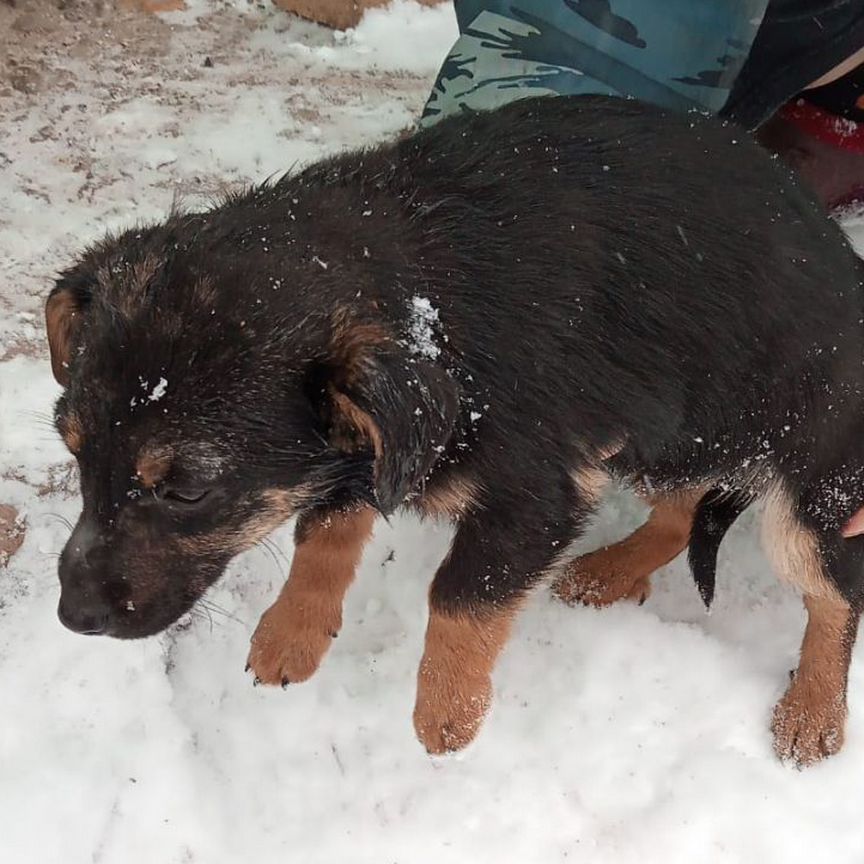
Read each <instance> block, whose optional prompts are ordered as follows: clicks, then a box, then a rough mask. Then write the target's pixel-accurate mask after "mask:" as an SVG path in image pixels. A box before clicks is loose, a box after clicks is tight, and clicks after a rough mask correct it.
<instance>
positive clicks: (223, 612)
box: [198, 597, 247, 627]
mask: <svg viewBox="0 0 864 864" xmlns="http://www.w3.org/2000/svg"><path fill="white" fill-rule="evenodd" d="M198 603H199V604H200V605H201V607H202V608H203V609H206V610H207V613H208V614H210V613H211V612H212V613H214V614H215V615H216V616H221V617H222V618H224V619H226V620H228V621H233V622H234V623H235V624H242V625H243V626H244V627H246V626H247V624H246V622H245V621H244V620H243V619H242V618H238V617H237V616H236V615H234V614H233V613H232V612H229V611H228V610H227V609H223V608H222V607H221V606H219V605H218V604H217V603H214V602H213V601H212V600H208V599H207V598H205V597H202V598H201V599H200V600H199V601H198Z"/></svg>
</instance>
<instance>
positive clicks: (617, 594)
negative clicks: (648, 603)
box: [552, 489, 704, 606]
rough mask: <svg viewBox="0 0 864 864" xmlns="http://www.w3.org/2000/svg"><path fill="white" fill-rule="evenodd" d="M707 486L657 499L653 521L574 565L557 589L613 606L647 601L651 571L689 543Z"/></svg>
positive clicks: (567, 597) (573, 598)
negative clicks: (625, 601) (630, 601)
mask: <svg viewBox="0 0 864 864" xmlns="http://www.w3.org/2000/svg"><path fill="white" fill-rule="evenodd" d="M703 493H704V490H702V489H700V490H694V491H692V492H689V491H688V492H681V493H676V494H674V495H670V496H668V497H663V498H660V497H656V498H653V499H652V503H653V505H654V506H653V509H652V510H651V514H650V516H649V517H648V521H647V522H646V523H645V524H644V525H642V526H641V527H640V528H637V529H636V531H634V532H633V533H632V534H631V535H630V536H629V537H626V538H625V539H624V540H621V541H620V542H619V543H614V544H612V545H611V546H604V547H603V548H602V549H598V550H597V551H596V552H591V553H589V554H588V555H583V556H582V557H580V558H577V559H576V560H575V561H573V563H572V564H569V565H568V566H567V568H566V570H565V571H564V573H563V574H562V576H561V577H560V578H559V579H558V581H557V582H556V583H555V585H554V586H553V588H552V590H553V591H554V592H555V594H556V595H557V596H558V597H559V598H560V599H561V600H563V601H564V602H565V603H571V604H572V603H577V602H580V603H585V604H590V605H592V606H609V605H611V604H612V603H615V602H616V601H618V600H636V601H637V602H640V603H641V602H644V601H645V600H646V599H647V597H648V596H649V595H650V593H651V574H652V573H653V572H654V571H655V570H656V569H657V568H658V567H663V566H664V565H665V564H668V563H669V562H670V561H672V560H673V559H674V558H675V557H676V556H677V555H679V554H680V553H681V551H682V550H683V549H684V548H685V547H686V546H687V543H688V541H689V540H690V529H691V528H692V526H693V514H694V512H695V510H696V505H697V504H698V503H699V499H700V498H701V497H702V495H703Z"/></svg>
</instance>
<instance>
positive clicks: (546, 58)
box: [421, 0, 769, 125]
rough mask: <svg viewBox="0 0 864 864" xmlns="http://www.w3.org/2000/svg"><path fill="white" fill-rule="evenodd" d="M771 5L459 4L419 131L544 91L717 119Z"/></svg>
mask: <svg viewBox="0 0 864 864" xmlns="http://www.w3.org/2000/svg"><path fill="white" fill-rule="evenodd" d="M768 2H769V0H456V4H455V5H456V15H457V18H458V21H459V31H460V33H461V36H460V38H459V40H458V42H457V43H456V44H455V45H454V47H453V50H452V51H451V52H450V54H449V56H448V57H447V59H446V60H445V62H444V65H443V67H442V68H441V71H440V73H439V75H438V79H437V81H436V82H435V87H434V89H433V91H432V95H431V96H430V97H429V101H428V103H427V105H426V110H425V111H424V113H423V118H422V120H421V125H431V124H432V123H434V122H435V121H436V120H439V119H440V118H441V117H444V116H447V115H448V114H452V113H454V112H458V111H471V110H488V109H490V108H495V107H497V106H499V105H502V104H504V103H506V102H510V101H512V100H514V99H519V98H525V97H526V96H535V95H537V96H539V95H544V94H547V95H548V94H584V93H602V94H606V95H615V96H625V97H633V98H636V99H641V100H644V101H647V102H653V103H655V104H657V105H661V106H663V107H665V108H669V109H672V110H678V111H686V110H689V109H698V110H703V111H710V112H717V111H719V110H720V109H721V108H722V107H723V105H724V104H725V103H726V100H727V99H728V97H729V93H730V90H731V88H732V85H733V84H734V82H735V79H736V77H737V75H738V72H739V71H740V69H741V67H742V66H743V64H744V62H745V61H746V59H747V56H748V54H749V52H750V47H751V45H752V44H753V41H754V39H755V38H756V32H757V30H758V29H759V25H760V23H761V21H762V18H763V16H764V15H765V10H766V8H767V7H768Z"/></svg>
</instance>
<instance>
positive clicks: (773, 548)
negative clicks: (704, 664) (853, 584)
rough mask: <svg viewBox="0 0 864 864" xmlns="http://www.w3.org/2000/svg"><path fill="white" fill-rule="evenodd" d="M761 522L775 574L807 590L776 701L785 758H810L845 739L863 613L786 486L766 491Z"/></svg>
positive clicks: (802, 761) (776, 726) (777, 739)
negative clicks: (795, 648)
mask: <svg viewBox="0 0 864 864" xmlns="http://www.w3.org/2000/svg"><path fill="white" fill-rule="evenodd" d="M762 527H763V541H764V545H765V551H766V552H767V553H768V556H769V557H770V558H771V561H772V563H773V564H774V566H775V568H776V570H777V573H778V575H779V576H780V577H781V578H783V579H785V580H786V581H787V582H791V583H792V584H793V585H796V586H798V587H799V588H800V589H801V590H802V592H803V593H804V605H805V606H806V607H807V616H808V618H807V629H806V630H805V632H804V641H803V643H802V644H801V660H800V662H799V665H798V671H797V672H796V673H795V676H794V678H793V679H792V683H791V684H790V685H789V689H788V690H787V691H786V693H785V695H784V696H783V698H782V699H781V700H780V701H779V702H778V703H777V706H776V708H775V709H774V716H773V720H772V723H771V729H772V731H773V733H774V750H775V751H776V753H777V755H778V756H779V757H780V758H781V759H791V760H794V761H795V762H797V763H798V765H810V764H812V763H813V762H818V761H819V760H820V759H822V758H824V757H825V756H830V755H831V754H833V753H836V752H838V751H839V750H840V748H841V747H842V746H843V735H844V728H845V725H846V679H847V676H848V672H849V660H850V658H851V654H852V644H853V643H854V641H855V633H856V630H857V625H858V615H857V614H855V613H853V612H852V610H851V609H850V608H849V604H848V603H847V602H846V601H845V600H844V599H843V598H842V597H841V596H840V595H839V594H838V592H837V590H836V588H835V587H834V585H833V584H832V583H831V581H830V580H829V579H828V578H827V577H826V575H825V571H824V569H823V565H822V556H821V554H820V552H819V542H818V539H817V537H816V535H815V534H814V533H813V532H812V531H810V530H809V529H808V528H806V527H804V526H803V525H801V523H800V522H799V521H798V518H797V516H796V515H795V510H794V506H793V502H792V500H791V499H790V497H789V495H788V493H787V492H786V490H785V489H784V488H783V487H782V486H779V485H778V486H777V487H775V488H774V489H772V490H771V492H770V493H769V494H768V496H767V497H766V505H765V515H764V517H763V522H762Z"/></svg>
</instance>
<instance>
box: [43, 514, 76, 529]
mask: <svg viewBox="0 0 864 864" xmlns="http://www.w3.org/2000/svg"><path fill="white" fill-rule="evenodd" d="M45 515H46V516H50V517H51V518H52V519H56V520H57V521H58V522H62V523H63V524H64V525H65V526H66V527H67V528H68V529H69V530H70V531H74V530H75V526H74V525H73V524H72V523H71V522H70V521H69V520H68V519H67V518H66V517H65V516H61V515H60V514H59V513H46V514H45Z"/></svg>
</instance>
